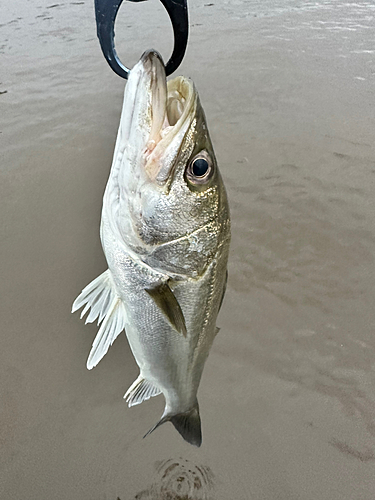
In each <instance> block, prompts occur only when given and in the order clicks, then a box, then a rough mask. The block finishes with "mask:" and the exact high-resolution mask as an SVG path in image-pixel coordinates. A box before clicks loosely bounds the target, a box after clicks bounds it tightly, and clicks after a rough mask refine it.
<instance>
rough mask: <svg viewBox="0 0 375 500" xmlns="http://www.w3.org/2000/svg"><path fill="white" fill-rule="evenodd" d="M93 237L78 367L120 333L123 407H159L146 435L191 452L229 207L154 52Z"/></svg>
mask: <svg viewBox="0 0 375 500" xmlns="http://www.w3.org/2000/svg"><path fill="white" fill-rule="evenodd" d="M100 236H101V241H102V246H103V250H104V253H105V256H106V259H107V263H108V269H107V270H106V271H105V272H104V273H103V274H101V275H100V276H99V277H98V278H96V279H95V280H94V281H93V282H91V283H90V284H89V285H88V286H87V287H86V288H85V289H84V290H83V291H82V293H81V294H80V295H79V296H78V298H77V299H76V300H75V302H74V304H73V309H72V312H74V311H76V310H78V309H79V308H81V307H82V306H85V307H84V309H83V311H82V314H81V318H82V317H83V316H84V314H85V313H86V312H88V311H89V310H90V312H89V314H88V317H87V319H86V323H91V322H93V321H95V320H96V319H97V318H98V324H100V328H99V331H98V334H97V336H96V338H95V340H94V343H93V345H92V349H91V352H90V354H89V357H88V361H87V368H88V369H89V370H90V369H91V368H93V367H94V366H96V365H97V363H98V362H99V361H100V360H101V359H102V358H103V356H104V355H105V354H106V352H107V351H108V349H109V347H110V346H111V345H112V344H113V342H114V340H115V339H116V337H117V336H118V335H119V334H120V333H121V332H122V331H123V330H125V331H126V335H127V338H128V341H129V344H130V348H131V350H132V352H133V355H134V357H135V359H136V362H137V364H138V366H139V369H140V374H139V377H138V378H137V379H136V380H135V382H134V383H133V384H132V385H131V386H130V387H129V389H128V391H127V392H126V394H125V396H124V397H125V398H126V400H127V402H128V404H129V406H133V405H136V404H140V403H142V402H143V401H144V400H147V399H149V398H150V397H151V396H156V395H158V394H160V393H163V395H164V397H165V402H166V405H165V410H164V413H163V415H162V417H161V420H160V421H159V422H158V423H157V424H156V425H155V426H154V427H153V428H152V429H151V430H150V431H149V432H148V433H147V434H149V433H150V432H152V431H153V430H154V429H156V427H158V426H159V425H161V424H162V423H164V422H166V421H171V422H172V423H173V425H174V426H175V428H176V429H177V431H178V432H179V433H180V434H181V435H182V437H183V438H184V439H185V440H186V441H188V442H189V443H191V444H194V445H196V446H200V445H201V442H202V435H201V422H200V416H199V408H198V401H197V391H198V386H199V382H200V379H201V376H202V371H203V367H204V363H205V361H206V359H207V356H208V353H209V350H210V348H211V345H212V343H213V340H214V338H215V335H216V333H217V331H218V329H217V328H216V317H217V315H218V312H219V309H220V306H221V303H222V300H223V296H224V293H225V287H226V279H227V278H226V277H227V270H226V269H227V259H228V250H229V241H230V219H229V208H228V202H227V195H226V191H225V188H224V184H223V181H222V178H221V176H220V173H219V170H218V167H217V162H216V158H215V155H214V152H213V148H212V144H211V140H210V137H209V134H208V130H207V125H206V119H205V115H204V112H203V109H202V107H201V104H200V101H199V97H198V94H197V91H196V89H195V87H194V84H193V83H192V81H191V80H189V79H187V78H184V77H177V78H175V79H173V80H171V81H169V82H168V83H167V81H166V76H165V68H164V64H163V62H162V59H161V57H160V56H159V54H157V53H156V52H155V51H148V52H146V53H145V54H143V56H142V58H141V60H140V61H139V62H138V63H137V64H136V65H135V66H134V68H133V69H132V70H131V73H130V77H129V80H128V83H127V85H126V89H125V95H124V104H123V109H122V115H121V121H120V126H119V131H118V136H117V142H116V146H115V152H114V157H113V163H112V167H111V172H110V175H109V179H108V183H107V187H106V190H105V194H104V198H103V210H102V220H101V232H100ZM147 434H146V435H147Z"/></svg>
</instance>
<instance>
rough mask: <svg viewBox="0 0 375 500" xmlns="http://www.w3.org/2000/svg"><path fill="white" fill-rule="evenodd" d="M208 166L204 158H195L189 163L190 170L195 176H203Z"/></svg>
mask: <svg viewBox="0 0 375 500" xmlns="http://www.w3.org/2000/svg"><path fill="white" fill-rule="evenodd" d="M209 168H210V167H209V166H208V161H207V160H206V159H205V158H195V160H194V161H193V163H192V165H191V170H192V172H193V174H194V175H195V177H203V176H204V175H205V174H206V173H207V170H208V169H209Z"/></svg>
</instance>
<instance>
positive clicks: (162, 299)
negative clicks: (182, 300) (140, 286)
mask: <svg viewBox="0 0 375 500" xmlns="http://www.w3.org/2000/svg"><path fill="white" fill-rule="evenodd" d="M146 292H147V293H148V294H149V295H150V297H152V298H153V299H154V301H155V303H156V304H157V306H158V307H159V308H160V309H161V311H162V312H163V314H164V315H165V316H166V317H167V319H168V321H169V322H170V323H171V325H172V326H173V328H174V329H175V330H177V331H178V332H179V333H182V335H183V336H184V337H186V335H187V331H186V323H185V318H184V314H183V312H182V309H181V307H180V304H179V303H178V300H177V299H176V297H175V296H174V294H173V292H172V290H171V289H170V288H169V285H168V283H162V284H160V285H157V286H155V287H152V288H146Z"/></svg>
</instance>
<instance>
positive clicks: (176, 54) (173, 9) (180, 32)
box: [95, 0, 189, 79]
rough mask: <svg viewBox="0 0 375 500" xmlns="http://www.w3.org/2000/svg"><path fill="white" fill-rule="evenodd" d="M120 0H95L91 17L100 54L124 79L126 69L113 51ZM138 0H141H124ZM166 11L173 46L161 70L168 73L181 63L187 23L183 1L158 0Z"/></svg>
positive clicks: (135, 0) (187, 28) (185, 6)
mask: <svg viewBox="0 0 375 500" xmlns="http://www.w3.org/2000/svg"><path fill="white" fill-rule="evenodd" d="M122 1H123V0H95V17H96V26H97V34H98V38H99V41H100V46H101V48H102V52H103V54H104V57H105V58H106V60H107V62H108V64H109V65H110V66H111V68H112V69H113V71H114V72H115V73H117V74H118V75H119V76H121V77H122V78H126V79H127V78H128V76H129V72H130V70H129V68H127V67H126V66H124V65H123V64H122V62H121V61H120V59H119V57H118V55H117V53H116V50H115V40H114V39H115V29H114V27H115V20H116V15H117V12H118V10H119V8H120V5H121V4H122ZM128 1H130V2H142V1H144V0H128ZM160 1H161V3H162V4H163V5H164V7H165V9H166V10H167V12H168V15H169V17H170V20H171V22H172V27H173V34H174V48H173V52H172V55H171V57H170V59H169V61H168V62H167V64H166V67H165V71H166V74H167V76H168V75H170V74H172V73H173V72H174V71H176V69H177V68H178V67H179V65H180V64H181V61H182V59H183V57H184V55H185V51H186V46H187V41H188V34H189V22H188V12H187V0H160Z"/></svg>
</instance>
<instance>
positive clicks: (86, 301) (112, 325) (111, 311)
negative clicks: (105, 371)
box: [72, 269, 126, 370]
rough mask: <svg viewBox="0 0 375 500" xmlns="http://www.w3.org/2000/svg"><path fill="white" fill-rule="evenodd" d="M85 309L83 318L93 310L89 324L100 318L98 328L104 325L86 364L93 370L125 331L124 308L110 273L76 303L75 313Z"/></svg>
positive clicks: (81, 295)
mask: <svg viewBox="0 0 375 500" xmlns="http://www.w3.org/2000/svg"><path fill="white" fill-rule="evenodd" d="M82 306H85V307H84V309H83V311H82V313H81V318H82V317H83V316H84V315H85V314H86V312H87V311H88V310H89V309H90V308H91V311H90V313H89V315H88V316H87V319H86V323H92V322H93V321H95V320H96V318H98V317H99V319H98V324H100V323H101V322H102V321H103V322H102V324H101V326H100V328H99V331H98V333H97V335H96V337H95V339H94V342H93V344H92V349H91V351H90V354H89V357H88V360H87V368H88V369H89V370H91V368H93V367H94V366H96V365H97V364H98V363H99V361H100V360H101V359H102V358H103V356H104V355H105V354H106V353H107V352H108V349H109V348H110V346H111V345H112V344H113V342H114V341H115V339H116V338H117V337H118V335H119V334H120V333H121V332H122V330H124V328H125V323H126V311H125V306H124V304H123V302H122V300H121V299H120V297H119V296H118V295H117V292H116V288H115V284H114V281H113V279H112V275H111V272H110V270H109V269H107V271H105V272H104V273H102V274H101V275H100V276H98V277H97V278H96V279H94V281H92V282H91V283H90V284H89V285H87V286H86V287H85V288H84V289H83V290H82V292H81V293H80V295H79V296H78V297H77V298H76V300H75V301H74V303H73V307H72V312H75V311H77V310H78V309H79V308H80V307H82Z"/></svg>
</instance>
